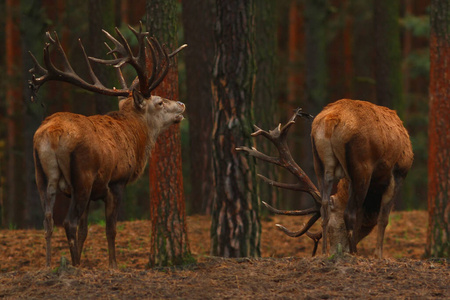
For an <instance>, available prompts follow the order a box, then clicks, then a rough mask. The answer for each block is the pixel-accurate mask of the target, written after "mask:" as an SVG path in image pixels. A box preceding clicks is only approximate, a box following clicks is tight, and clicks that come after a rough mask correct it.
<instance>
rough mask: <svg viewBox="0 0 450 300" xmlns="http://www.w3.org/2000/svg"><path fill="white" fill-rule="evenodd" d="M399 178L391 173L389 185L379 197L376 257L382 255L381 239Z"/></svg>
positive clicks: (398, 185) (396, 191) (397, 187)
mask: <svg viewBox="0 0 450 300" xmlns="http://www.w3.org/2000/svg"><path fill="white" fill-rule="evenodd" d="M401 181H402V179H401V178H397V179H396V178H395V177H394V176H393V175H392V176H391V178H390V182H389V185H388V187H387V189H386V191H385V192H384V194H383V196H382V198H381V206H380V213H379V214H378V220H377V225H378V234H377V248H376V254H377V256H378V258H382V257H383V241H384V233H385V231H386V226H387V225H388V223H389V214H390V212H391V209H392V207H393V206H394V199H395V196H396V195H397V193H398V190H399V187H400V185H401Z"/></svg>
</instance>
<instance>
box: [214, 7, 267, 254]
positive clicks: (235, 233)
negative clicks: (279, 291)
mask: <svg viewBox="0 0 450 300" xmlns="http://www.w3.org/2000/svg"><path fill="white" fill-rule="evenodd" d="M216 3H217V24H216V32H215V37H216V57H215V63H214V66H215V67H214V71H213V76H214V79H213V100H214V129H213V155H214V172H215V173H214V174H215V175H214V178H215V195H214V205H213V211H212V225H211V239H212V240H211V254H212V255H217V256H224V257H246V256H260V255H261V252H260V235H261V224H260V219H259V211H260V204H259V199H258V197H257V191H258V189H257V184H256V172H255V160H254V158H252V157H248V156H245V155H242V154H240V153H238V152H237V151H236V150H235V149H236V147H239V146H248V147H251V146H252V140H251V137H250V134H251V133H252V132H253V123H254V121H253V108H252V100H253V85H254V80H255V72H256V69H255V61H254V56H253V55H254V49H253V47H254V45H253V44H254V36H253V35H254V31H253V30H254V21H253V12H254V11H253V10H254V4H253V1H243V0H231V1H217V2H216Z"/></svg>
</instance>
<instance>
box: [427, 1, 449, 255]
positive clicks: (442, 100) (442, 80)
mask: <svg viewBox="0 0 450 300" xmlns="http://www.w3.org/2000/svg"><path fill="white" fill-rule="evenodd" d="M449 22H450V3H449V2H448V1H438V0H432V1H431V36H430V112H429V122H430V123H429V125H428V126H429V129H428V138H429V142H428V145H429V149H428V212H429V220H428V233H427V247H426V254H427V255H428V256H433V257H450V241H449V237H450V201H449V198H450V185H449V183H450V152H449V151H448V149H449V147H450V146H449V145H450V136H449V134H448V133H449V132H450V86H449V84H448V78H449V75H450V70H449V68H448V65H449V64H450V32H449V28H448V24H449Z"/></svg>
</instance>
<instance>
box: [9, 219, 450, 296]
mask: <svg viewBox="0 0 450 300" xmlns="http://www.w3.org/2000/svg"><path fill="white" fill-rule="evenodd" d="M304 221H305V220H304V219H301V218H299V217H288V216H273V217H270V218H268V219H266V220H264V221H263V222H262V240H261V249H262V258H255V259H253V258H248V259H247V258H245V259H223V258H217V257H210V256H209V255H208V254H209V228H210V219H209V217H207V216H192V217H188V230H189V240H190V245H191V251H192V254H193V255H194V257H195V258H196V260H197V262H196V263H192V264H189V265H185V266H182V267H176V268H159V269H147V268H146V264H147V262H148V249H149V241H150V239H149V236H148V235H149V232H150V224H149V222H147V221H134V222H122V223H119V224H118V234H117V260H118V264H119V269H118V270H109V269H108V267H107V261H108V258H107V257H108V255H107V242H106V237H105V230H104V227H103V226H101V225H92V226H90V228H89V236H88V238H87V240H86V245H85V250H84V253H83V256H82V260H81V267H79V268H73V267H71V266H67V267H58V266H60V261H61V257H67V258H68V259H70V254H69V250H68V247H67V242H66V240H65V236H64V230H63V229H61V228H57V229H56V231H55V233H54V239H53V256H52V268H51V269H46V268H45V267H44V265H45V246H44V235H43V231H41V230H0V250H1V251H0V298H6V299H10V298H11V299H20V298H26V299H40V298H45V299H61V298H65V299H143V298H183V299H217V298H219V299H220V298H231V299H236V298H238V299H245V298H252V299H273V298H286V299H304V298H306V299H335V298H360V299H370V298H372V299H373V298H397V299H398V298H400V299H402V298H415V299H430V298H443V299H445V298H446V299H450V264H449V261H448V260H442V259H441V260H438V259H434V260H433V259H424V258H423V253H424V247H425V242H426V225H427V213H426V212H418V211H415V212H394V213H392V214H391V220H390V224H389V226H388V228H387V233H386V238H385V255H384V256H385V258H384V259H376V258H375V257H374V255H373V250H374V246H375V243H376V234H375V232H373V233H372V234H371V235H370V236H369V237H367V238H366V239H365V240H363V241H362V242H361V243H360V245H359V254H358V255H357V256H350V255H344V256H339V257H323V256H318V257H314V258H311V251H312V246H313V243H312V241H311V240H309V239H308V238H307V237H301V238H297V239H293V238H289V237H287V236H284V235H283V234H282V233H281V232H279V231H278V230H277V229H276V227H275V224H276V223H281V224H283V225H285V226H286V227H288V228H290V229H293V230H295V229H298V228H299V227H300V226H301V225H302V223H303V222H304ZM319 252H320V248H319Z"/></svg>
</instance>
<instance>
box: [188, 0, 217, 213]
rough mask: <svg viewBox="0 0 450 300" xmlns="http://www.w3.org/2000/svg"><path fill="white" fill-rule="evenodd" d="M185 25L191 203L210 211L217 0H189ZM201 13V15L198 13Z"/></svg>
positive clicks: (195, 209) (201, 210)
mask: <svg viewBox="0 0 450 300" xmlns="http://www.w3.org/2000/svg"><path fill="white" fill-rule="evenodd" d="M182 4H183V25H184V35H185V39H186V43H187V44H188V45H189V47H188V48H187V49H186V50H185V54H186V55H185V59H186V85H187V94H186V104H187V107H188V109H187V113H188V117H189V158H190V161H189V162H188V163H189V164H190V168H189V169H190V176H189V178H190V201H189V202H190V203H191V212H192V213H208V214H210V213H211V207H212V199H213V185H214V181H213V171H212V140H211V133H212V124H213V120H212V119H213V115H212V101H211V98H212V94H211V80H212V63H213V59H214V30H213V28H214V27H213V26H214V20H213V18H214V5H215V4H214V0H186V1H183V2H182ZM199 15H201V16H202V17H201V18H198V17H197V16H199Z"/></svg>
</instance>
